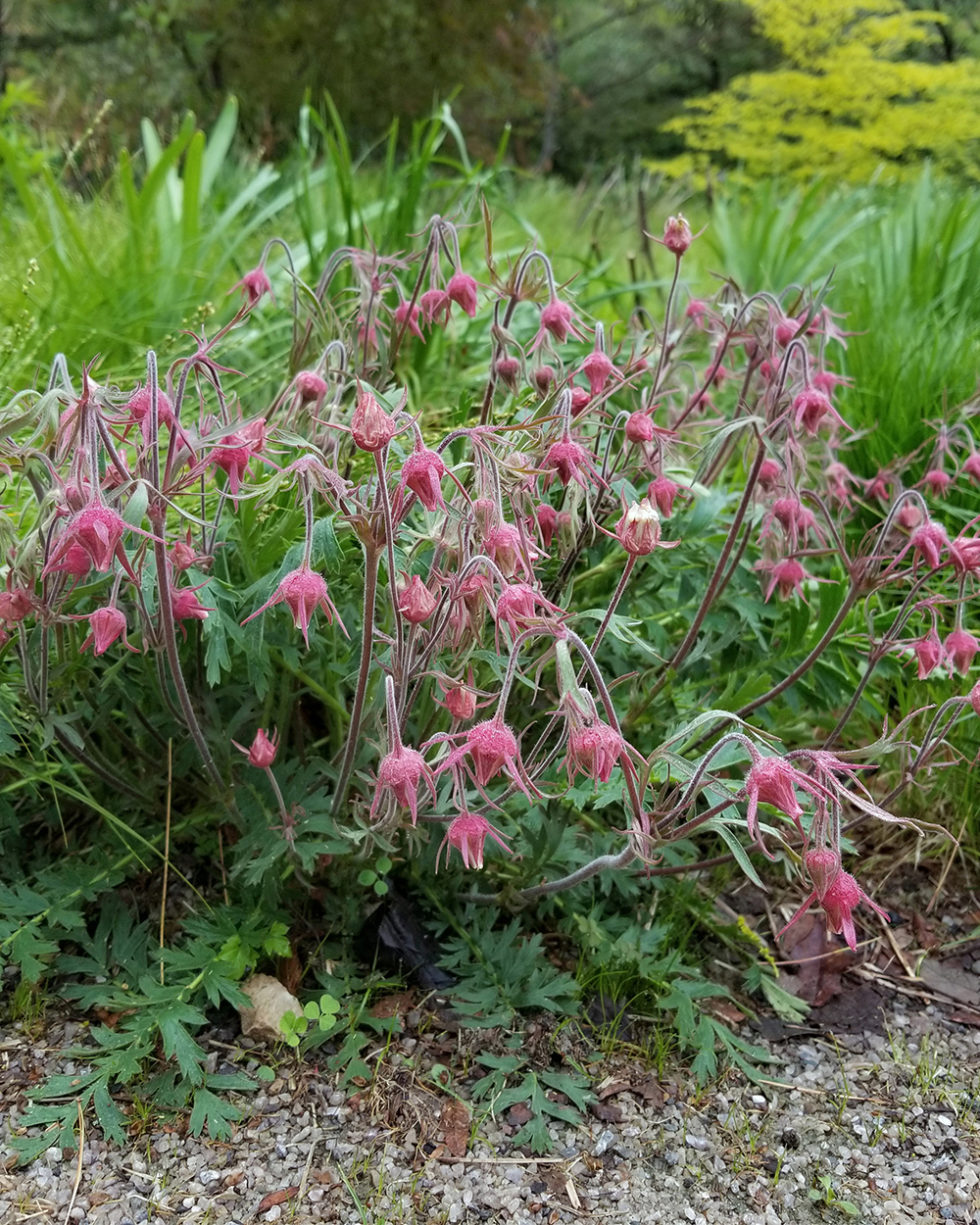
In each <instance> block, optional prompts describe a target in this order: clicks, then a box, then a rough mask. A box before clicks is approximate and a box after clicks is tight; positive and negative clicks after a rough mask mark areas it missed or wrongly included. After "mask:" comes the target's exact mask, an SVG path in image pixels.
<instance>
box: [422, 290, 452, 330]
mask: <svg viewBox="0 0 980 1225" xmlns="http://www.w3.org/2000/svg"><path fill="white" fill-rule="evenodd" d="M451 306H452V300H451V299H450V297H449V294H447V293H444V292H443V290H441V289H427V290H426V291H425V293H424V294H422V296H421V297H420V298H419V310H420V312H421V314H422V320H423V322H424V323H425V324H427V325H428V326H430V327H431V326H432V325H433V324H436V325H438V324H444V323H446V322H448V320H449V310H450V308H451Z"/></svg>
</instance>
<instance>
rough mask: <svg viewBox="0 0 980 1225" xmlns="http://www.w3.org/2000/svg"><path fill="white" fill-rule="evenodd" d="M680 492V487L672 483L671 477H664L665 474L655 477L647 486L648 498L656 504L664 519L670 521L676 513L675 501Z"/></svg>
mask: <svg viewBox="0 0 980 1225" xmlns="http://www.w3.org/2000/svg"><path fill="white" fill-rule="evenodd" d="M679 492H680V485H678V484H677V482H676V481H672V480H671V479H670V477H669V476H664V474H663V473H661V474H660V476H657V477H654V479H653V480H652V481H651V482H650V484H649V485H648V486H647V497H648V498H649V499H650V501H651V502H656V504H657V510H658V511H660V517H661V518H662V519H669V518H670V516H671V515H672V514H673V513H674V499H675V498H676V497H677V495H678V493H679Z"/></svg>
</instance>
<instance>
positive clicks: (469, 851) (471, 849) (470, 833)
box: [436, 812, 511, 872]
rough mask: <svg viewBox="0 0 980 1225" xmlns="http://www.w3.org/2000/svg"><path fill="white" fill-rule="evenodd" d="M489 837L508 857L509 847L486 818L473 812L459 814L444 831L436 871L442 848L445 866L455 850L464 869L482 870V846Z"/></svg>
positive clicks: (437, 866) (498, 831)
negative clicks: (444, 852) (444, 834)
mask: <svg viewBox="0 0 980 1225" xmlns="http://www.w3.org/2000/svg"><path fill="white" fill-rule="evenodd" d="M488 835H489V837H491V838H492V839H493V840H494V842H496V843H497V845H498V846H501V847H503V849H504V850H505V851H506V852H507V854H508V855H509V854H510V853H511V850H510V847H509V846H508V845H507V843H506V842H504V840H503V838H502V837H501V834H500V830H498V829H494V827H493V826H492V825H491V824H490V822H489V821H488V820H487V819H486V817H481V816H479V815H478V814H477V813H475V812H461V813H460V814H459V816H458V817H456V818H455V819H454V820H453V821H452V822H451V823H450V826H449V828H448V829H447V830H446V836H445V838H443V840H442V842H441V843H440V844H439V852H438V854H437V855H436V871H437V872H438V871H439V860H440V858H441V857H442V852H443V848H444V847H448V849H447V850H446V865H447V866H448V864H449V856H450V855H451V854H452V851H453V849H454V848H455V849H456V850H457V851H459V853H460V855H461V856H462V859H463V867H464V868H482V867H483V844H484V843H485V842H486V840H487V836H488Z"/></svg>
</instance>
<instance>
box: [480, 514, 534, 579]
mask: <svg viewBox="0 0 980 1225" xmlns="http://www.w3.org/2000/svg"><path fill="white" fill-rule="evenodd" d="M483 543H484V547H485V548H486V550H487V552H488V553H489V554H490V557H491V559H492V560H493V561H495V562H496V563H497V565H498V566H499V568H500V572H501V574H502V575H503V576H504V578H513V577H514V575H515V574H516V573H517V571H518V570H520V571H522V572H523V574H524V575H525V576H526V577H527V578H530V577H531V566H532V565H533V563H534V562H535V561H536V560H537V559H538V558H539V557H540V556H541V554H540V553H539V552H538V550H537V549H536V548H535V547H534V546H533V545H532V544H531V543H530V541H528V540H525V539H523V538H522V537H521V533H520V531H519V530H518V529H517V528H516V527H515V526H514V525H513V524H512V523H498V524H497V526H496V527H493V528H491V529H490V531H488V532H487V534H486V536H485V537H484V541H483Z"/></svg>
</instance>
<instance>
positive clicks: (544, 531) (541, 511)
mask: <svg viewBox="0 0 980 1225" xmlns="http://www.w3.org/2000/svg"><path fill="white" fill-rule="evenodd" d="M534 521H535V523H537V525H538V531H539V532H540V533H541V542H542V544H543V545H544V547H545V548H546V549H550V548H551V541H552V538H553V537H554V534H555V528H556V527H557V526H558V512H557V511H556V510H555V508H554V507H553V506H550V505H549V504H548V503H547V502H542V503H541V505H540V506H538V507H535V511H534Z"/></svg>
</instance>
